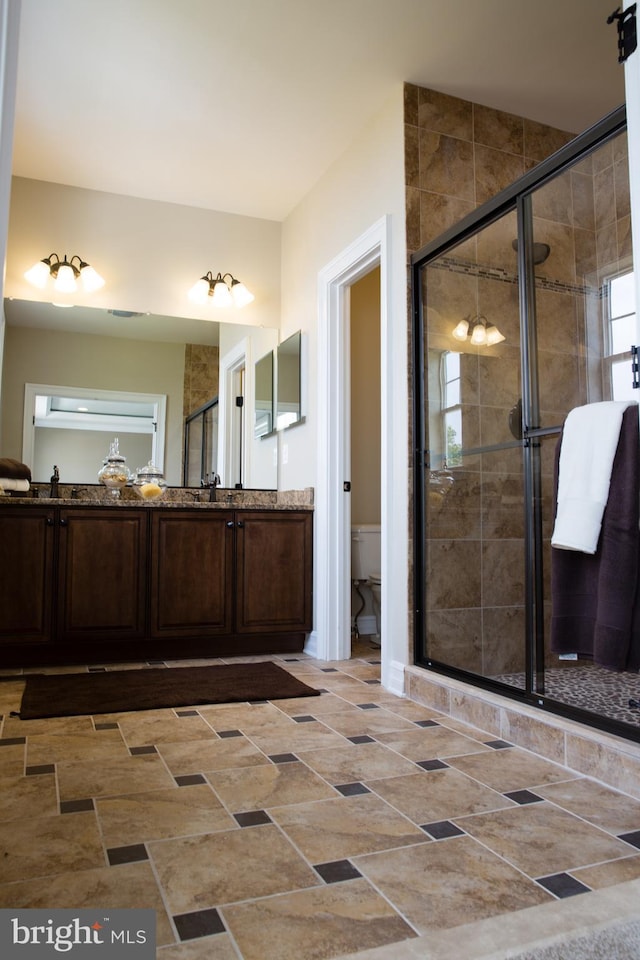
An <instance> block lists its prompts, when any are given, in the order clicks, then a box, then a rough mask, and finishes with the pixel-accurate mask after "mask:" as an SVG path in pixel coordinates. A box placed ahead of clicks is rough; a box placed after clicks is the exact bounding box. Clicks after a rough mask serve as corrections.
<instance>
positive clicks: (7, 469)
mask: <svg viewBox="0 0 640 960" xmlns="http://www.w3.org/2000/svg"><path fill="white" fill-rule="evenodd" d="M0 477H5V478H6V479H7V480H31V470H30V469H29V467H28V466H27V465H26V463H20V461H19V460H14V459H13V458H12V457H0Z"/></svg>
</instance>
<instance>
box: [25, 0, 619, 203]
mask: <svg viewBox="0 0 640 960" xmlns="http://www.w3.org/2000/svg"><path fill="white" fill-rule="evenodd" d="M614 6H615V4H614V0H321V2H311V0H22V23H21V35H20V45H19V60H18V93H17V104H16V125H15V143H14V173H15V174H16V175H19V176H22V177H30V178H35V179H39V180H49V181H52V182H55V183H62V184H69V185H74V186H79V187H85V188H89V189H93V190H102V191H108V192H113V193H119V194H124V195H128V196H136V197H143V198H146V199H152V200H159V201H167V202H172V203H180V204H187V205H191V206H196V207H203V208H206V209H211V210H220V211H225V212H231V213H237V214H243V215H246V216H252V217H261V218H267V219H270V220H283V219H285V218H286V217H287V215H288V214H289V213H290V212H291V210H292V209H293V208H294V207H295V206H296V204H298V203H299V201H300V200H301V199H302V197H304V195H305V194H306V193H307V192H308V191H309V190H310V189H311V188H312V187H313V185H314V183H315V182H316V181H317V180H318V178H319V177H321V176H322V174H323V173H324V171H325V170H326V169H327V168H328V167H329V166H330V165H331V163H332V162H333V161H334V160H336V159H337V158H338V157H339V156H340V154H341V153H342V152H343V151H344V150H345V149H346V147H347V146H348V144H349V142H350V141H351V139H352V138H353V137H354V136H355V134H357V132H358V131H359V129H361V128H362V127H363V126H364V125H365V124H366V122H367V120H368V119H369V118H371V117H372V116H374V115H375V114H376V113H377V112H378V110H379V109H380V108H381V107H382V105H383V104H384V102H385V100H386V99H387V98H388V97H389V96H391V95H392V93H393V91H394V90H397V89H398V85H399V84H401V83H402V82H403V81H409V82H412V83H417V84H420V85H422V86H426V87H430V88H432V89H434V90H439V91H443V92H445V93H449V94H453V95H455V96H459V97H462V98H465V99H469V100H474V101H476V102H479V103H482V104H485V105H487V106H491V107H495V108H497V109H500V110H505V111H507V112H511V113H517V114H519V115H520V116H525V117H528V118H530V119H533V120H538V121H540V122H543V123H546V124H550V125H551V126H555V127H559V128H562V129H566V130H569V131H571V132H575V133H578V132H580V131H581V130H583V129H585V128H586V127H587V126H589V125H590V124H591V123H593V122H595V121H596V120H598V119H600V117H602V116H603V115H604V114H606V113H608V112H609V111H610V110H612V109H613V108H615V107H617V106H619V105H620V104H621V103H622V102H623V100H624V80H623V72H624V71H623V67H622V66H620V65H619V64H618V62H617V37H616V30H615V27H614V26H608V25H607V23H606V19H607V16H608V15H609V14H610V13H611V12H612V10H613V8H614Z"/></svg>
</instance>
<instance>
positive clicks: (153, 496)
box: [132, 460, 167, 502]
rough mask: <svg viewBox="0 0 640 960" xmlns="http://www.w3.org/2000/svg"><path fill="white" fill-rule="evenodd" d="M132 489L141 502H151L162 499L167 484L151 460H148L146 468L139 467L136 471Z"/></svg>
mask: <svg viewBox="0 0 640 960" xmlns="http://www.w3.org/2000/svg"><path fill="white" fill-rule="evenodd" d="M132 487H133V489H134V490H135V491H136V493H137V494H138V496H139V497H140V499H141V500H146V501H147V502H152V501H153V500H161V499H162V497H164V494H165V490H166V489H167V482H166V480H165V479H164V477H163V476H162V471H161V470H158V468H157V467H156V465H155V464H154V462H153V460H149V463H148V464H147V465H146V467H140V468H139V469H138V470H136V476H135V479H134V481H133V483H132Z"/></svg>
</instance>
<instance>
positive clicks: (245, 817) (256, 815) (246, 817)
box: [233, 810, 273, 827]
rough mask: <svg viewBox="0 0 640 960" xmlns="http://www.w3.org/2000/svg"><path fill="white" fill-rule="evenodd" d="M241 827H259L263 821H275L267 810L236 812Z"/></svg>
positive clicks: (236, 818)
mask: <svg viewBox="0 0 640 960" xmlns="http://www.w3.org/2000/svg"><path fill="white" fill-rule="evenodd" d="M233 816H234V818H235V820H236V821H237V823H238V826H239V827H259V826H260V825H261V824H263V823H273V820H272V819H271V817H270V816H269V814H268V813H267V812H266V811H265V810H249V811H248V812H247V813H234V815H233Z"/></svg>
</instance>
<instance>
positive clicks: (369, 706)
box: [356, 703, 380, 710]
mask: <svg viewBox="0 0 640 960" xmlns="http://www.w3.org/2000/svg"><path fill="white" fill-rule="evenodd" d="M356 707H359V708H360V710H379V709H380V707H379V706H378V704H377V703H356Z"/></svg>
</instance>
